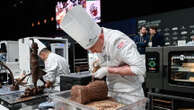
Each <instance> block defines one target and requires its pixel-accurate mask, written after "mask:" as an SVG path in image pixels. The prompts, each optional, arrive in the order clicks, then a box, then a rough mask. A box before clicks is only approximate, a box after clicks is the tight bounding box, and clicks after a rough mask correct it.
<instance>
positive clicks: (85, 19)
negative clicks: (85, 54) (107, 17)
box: [60, 5, 101, 49]
mask: <svg viewBox="0 0 194 110" xmlns="http://www.w3.org/2000/svg"><path fill="white" fill-rule="evenodd" d="M60 27H61V29H62V30H64V31H65V32H66V33H67V34H68V35H69V36H71V37H72V38H73V39H74V40H75V41H77V42H78V43H79V44H80V45H81V46H82V47H83V48H85V49H89V48H90V47H92V46H93V45H94V44H95V43H96V41H97V40H98V36H99V35H100V32H101V28H100V26H99V25H98V24H96V23H95V22H94V20H93V19H92V18H91V17H90V15H89V14H88V13H87V12H86V10H85V9H84V8H82V7H81V6H80V5H78V6H75V7H73V8H72V10H69V11H68V12H67V14H66V15H65V16H64V18H63V20H62V22H61V24H60Z"/></svg>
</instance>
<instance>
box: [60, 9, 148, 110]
mask: <svg viewBox="0 0 194 110" xmlns="http://www.w3.org/2000/svg"><path fill="white" fill-rule="evenodd" d="M60 27H61V28H62V29H63V30H64V31H65V32H66V33H67V34H68V35H69V36H71V37H72V38H73V39H74V40H75V41H77V42H78V43H79V44H80V45H81V46H82V47H83V48H85V49H86V50H88V51H90V52H92V53H96V54H97V56H98V58H99V64H100V66H101V68H100V69H98V70H97V71H96V72H95V73H94V77H96V78H103V77H104V76H106V78H107V79H106V81H107V85H108V90H109V94H108V95H109V96H111V97H113V98H115V99H117V100H118V101H120V102H123V103H125V104H126V103H127V104H131V103H134V102H136V101H138V100H141V99H143V98H144V92H143V88H142V83H143V82H144V75H145V71H146V68H145V58H144V57H142V56H141V55H140V54H139V52H138V51H137V47H136V44H135V43H134V42H133V41H132V40H131V39H130V38H129V37H128V36H127V35H125V34H124V33H122V32H120V31H117V30H112V29H108V28H104V27H102V28H101V27H99V26H98V24H96V23H95V22H94V21H93V19H92V18H91V17H90V16H89V15H88V14H87V12H86V11H85V9H83V8H82V7H81V6H76V7H74V8H73V9H72V10H70V11H69V12H68V13H67V14H66V16H64V18H63V20H62V23H61V25H60ZM144 109H145V108H144V107H140V106H139V107H136V110H144Z"/></svg>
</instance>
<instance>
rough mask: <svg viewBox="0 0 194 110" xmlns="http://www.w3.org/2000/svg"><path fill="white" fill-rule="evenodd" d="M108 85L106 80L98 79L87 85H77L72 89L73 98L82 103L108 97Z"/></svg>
mask: <svg viewBox="0 0 194 110" xmlns="http://www.w3.org/2000/svg"><path fill="white" fill-rule="evenodd" d="M107 95H108V87H107V84H106V82H105V81H103V80H96V81H93V82H91V83H89V84H88V85H87V86H81V85H75V86H73V87H72V89H71V100H73V101H76V102H78V103H81V104H86V103H89V102H91V101H97V100H104V99H107Z"/></svg>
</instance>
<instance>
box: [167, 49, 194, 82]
mask: <svg viewBox="0 0 194 110" xmlns="http://www.w3.org/2000/svg"><path fill="white" fill-rule="evenodd" d="M169 63H170V64H169V65H170V66H169V73H170V74H169V79H170V80H169V82H170V83H173V84H174V83H176V84H177V83H178V84H182V85H194V52H191V51H187V52H186V51H185V52H172V53H170V55H169Z"/></svg>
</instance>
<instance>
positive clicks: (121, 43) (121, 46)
mask: <svg viewBox="0 0 194 110" xmlns="http://www.w3.org/2000/svg"><path fill="white" fill-rule="evenodd" d="M124 45H125V42H124V41H121V42H120V43H119V45H118V46H117V48H118V49H121V48H123V47H124Z"/></svg>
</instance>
